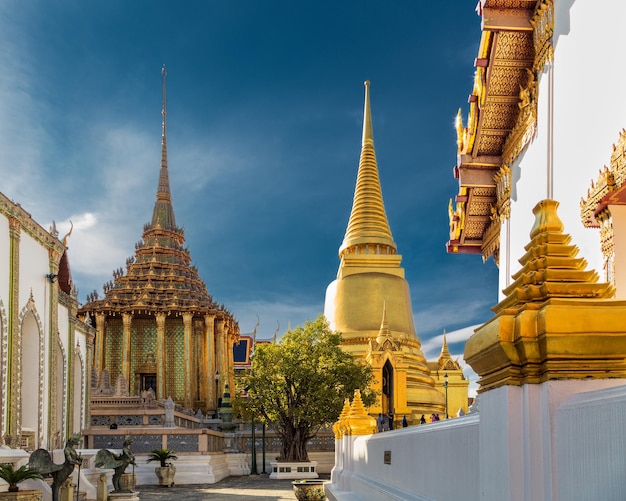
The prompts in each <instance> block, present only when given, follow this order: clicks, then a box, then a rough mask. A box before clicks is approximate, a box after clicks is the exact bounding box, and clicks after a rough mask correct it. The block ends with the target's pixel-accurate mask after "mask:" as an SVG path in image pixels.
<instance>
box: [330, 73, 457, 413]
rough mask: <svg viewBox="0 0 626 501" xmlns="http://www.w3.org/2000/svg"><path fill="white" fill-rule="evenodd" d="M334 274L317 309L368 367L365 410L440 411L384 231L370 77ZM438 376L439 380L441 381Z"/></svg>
mask: <svg viewBox="0 0 626 501" xmlns="http://www.w3.org/2000/svg"><path fill="white" fill-rule="evenodd" d="M339 258H340V261H341V262H340V264H339V271H338V273H337V279H336V280H335V281H333V282H332V283H331V284H330V285H329V286H328V288H327V290H326V301H325V306H324V315H325V316H326V318H327V319H328V321H329V323H330V327H331V328H332V329H334V330H337V331H339V332H341V333H342V335H343V342H342V346H343V348H344V349H345V350H346V351H348V352H349V353H351V354H353V355H354V356H355V357H356V358H357V359H361V360H363V361H366V362H367V363H369V364H370V365H371V366H372V368H373V369H374V373H375V375H376V382H375V386H374V389H376V390H379V391H380V392H381V399H380V402H379V404H378V405H377V406H373V407H372V408H370V413H375V414H377V413H379V412H383V413H388V412H391V413H393V414H394V415H395V416H398V415H400V416H401V415H406V416H407V419H409V420H410V421H411V422H412V423H417V422H419V419H420V417H421V415H422V414H425V415H426V416H428V415H430V414H433V413H437V414H441V415H443V413H444V411H445V397H444V395H443V394H442V393H441V392H439V391H438V390H437V389H436V388H435V381H434V380H433V378H432V377H431V375H430V369H429V368H428V365H427V362H426V359H425V358H424V354H423V353H422V350H421V342H420V340H419V338H418V337H417V334H416V332H415V326H414V324H413V312H412V309H411V296H410V292H409V285H408V283H407V281H406V280H405V278H404V269H403V268H402V267H401V266H400V264H401V262H402V256H400V255H399V254H398V250H397V247H396V244H395V242H394V240H393V237H392V235H391V230H390V228H389V222H388V221H387V214H386V212H385V206H384V203H383V195H382V190H381V186H380V179H379V175H378V165H377V163H376V153H375V151H374V135H373V129H372V117H371V111H370V96H369V82H366V83H365V106H364V117H363V138H362V147H361V157H360V161H359V170H358V174H357V181H356V189H355V192H354V201H353V205H352V212H351V214H350V219H349V221H348V228H347V230H346V233H345V236H344V239H343V243H342V244H341V247H340V248H339ZM442 383H443V381H442Z"/></svg>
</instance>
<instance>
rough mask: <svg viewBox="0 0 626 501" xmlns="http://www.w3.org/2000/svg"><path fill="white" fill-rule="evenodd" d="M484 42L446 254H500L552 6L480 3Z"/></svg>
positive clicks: (462, 140)
mask: <svg viewBox="0 0 626 501" xmlns="http://www.w3.org/2000/svg"><path fill="white" fill-rule="evenodd" d="M479 9H480V14H481V16H482V30H483V33H482V37H481V41H480V47H479V50H478V57H477V58H476V60H475V66H476V73H475V76H474V89H473V91H472V94H471V95H470V96H469V105H470V108H469V116H468V118H467V124H465V125H464V124H463V119H462V116H461V110H459V113H458V115H457V119H456V129H457V146H458V150H457V165H456V166H455V167H454V176H455V178H457V179H458V180H459V192H458V194H457V196H456V197H455V204H454V203H453V201H452V200H450V204H449V217H450V240H449V242H448V244H447V249H448V252H451V253H457V252H458V253H470V254H482V256H483V258H484V259H487V258H488V257H489V256H492V255H493V256H494V259H495V260H496V262H498V252H499V248H500V243H499V231H500V221H501V219H502V218H508V216H509V196H510V177H511V171H510V169H509V166H510V165H511V163H512V162H513V160H514V159H515V158H516V157H517V156H518V155H519V153H520V152H521V151H522V150H523V148H524V147H525V146H526V145H527V144H528V143H529V142H530V140H531V139H532V138H533V137H534V134H535V126H536V120H537V75H538V74H539V72H541V70H542V69H543V67H544V66H545V64H546V63H547V62H548V61H550V60H551V58H552V54H553V51H552V32H553V26H554V23H553V15H552V13H553V6H552V0H540V1H537V0H486V1H485V2H479Z"/></svg>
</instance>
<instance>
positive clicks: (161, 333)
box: [156, 313, 166, 398]
mask: <svg viewBox="0 0 626 501" xmlns="http://www.w3.org/2000/svg"><path fill="white" fill-rule="evenodd" d="M165 317H166V315H165V313H157V314H156V325H157V329H156V364H157V398H165Z"/></svg>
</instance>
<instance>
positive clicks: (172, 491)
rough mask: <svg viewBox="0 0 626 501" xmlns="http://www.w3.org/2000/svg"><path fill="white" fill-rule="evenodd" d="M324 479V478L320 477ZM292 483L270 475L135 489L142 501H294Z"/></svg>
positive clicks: (142, 486)
mask: <svg viewBox="0 0 626 501" xmlns="http://www.w3.org/2000/svg"><path fill="white" fill-rule="evenodd" d="M322 478H323V477H322ZM291 482H292V481H291V480H273V479H270V478H269V475H250V476H244V477H228V478H225V479H224V480H221V481H220V482H217V483H216V484H200V485H174V486H173V487H170V488H167V487H159V486H156V485H138V486H137V487H136V488H135V490H136V491H138V492H139V499H140V500H141V501H165V500H168V501H169V500H172V499H176V501H201V500H205V499H206V500H211V501H293V500H294V499H296V495H295V494H294V492H293V487H292V486H291Z"/></svg>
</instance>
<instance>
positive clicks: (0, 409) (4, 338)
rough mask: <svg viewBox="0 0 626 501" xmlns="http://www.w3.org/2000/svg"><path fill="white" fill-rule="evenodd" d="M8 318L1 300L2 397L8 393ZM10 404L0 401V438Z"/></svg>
mask: <svg viewBox="0 0 626 501" xmlns="http://www.w3.org/2000/svg"><path fill="white" fill-rule="evenodd" d="M7 327H8V318H7V312H6V310H5V309H4V303H3V302H2V299H0V360H1V361H2V365H0V370H1V371H2V372H1V373H0V392H2V395H6V396H8V395H9V393H8V391H7V389H8V388H7V384H8V380H7V377H8V370H7V368H8V365H9V363H8V357H9V333H8V328H7ZM9 404H10V399H9V398H2V399H0V416H2V418H1V419H0V437H4V435H5V433H6V429H5V423H4V415H5V410H6V406H7V405H9Z"/></svg>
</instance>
